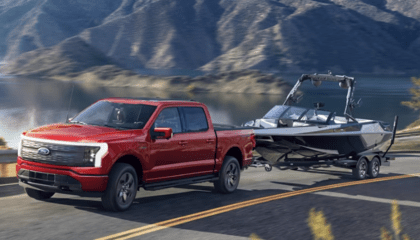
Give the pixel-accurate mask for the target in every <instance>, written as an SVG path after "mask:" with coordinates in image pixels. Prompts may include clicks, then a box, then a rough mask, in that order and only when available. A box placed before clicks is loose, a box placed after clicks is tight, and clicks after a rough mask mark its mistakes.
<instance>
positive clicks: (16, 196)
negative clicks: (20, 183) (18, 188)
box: [0, 193, 26, 201]
mask: <svg viewBox="0 0 420 240" xmlns="http://www.w3.org/2000/svg"><path fill="white" fill-rule="evenodd" d="M24 196H26V193H22V194H19V195H14V196H7V197H0V201H1V200H7V199H13V198H21V197H24Z"/></svg>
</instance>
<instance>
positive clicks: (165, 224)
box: [96, 173, 420, 240]
mask: <svg viewBox="0 0 420 240" xmlns="http://www.w3.org/2000/svg"><path fill="white" fill-rule="evenodd" d="M419 176H420V173H416V174H408V175H400V176H392V177H382V178H374V179H366V180H360V181H352V182H345V183H337V184H331V185H326V186H320V187H314V188H307V189H302V190H296V191H293V192H286V193H280V194H276V195H271V196H266V197H261V198H257V199H252V200H247V201H244V202H238V203H234V204H230V205H226V206H222V207H218V208H213V209H210V210H206V211H202V212H198V213H193V214H190V215H186V216H182V217H178V218H173V219H169V220H166V221H162V222H158V223H154V224H149V225H146V226H143V227H139V228H134V229H131V230H128V231H124V232H121V233H116V234H113V235H109V236H106V237H102V238H98V239H96V240H109V239H119V240H124V239H129V238H133V237H138V236H141V235H144V234H147V233H151V232H156V231H159V230H162V229H166V228H169V227H173V226H177V225H181V224H184V223H188V222H192V221H195V220H198V219H202V218H206V217H211V216H214V215H218V214H221V213H225V212H230V211H233V210H236V209H240V208H245V207H249V206H253V205H257V204H261V203H266V202H270V201H274V200H279V199H283V198H288V197H293V196H297V195H302V194H306V193H312V192H318V191H323V190H328V189H334V188H340V187H348V186H355V185H361V184H367V183H374V182H382V181H389V180H397V179H404V178H412V177H419Z"/></svg>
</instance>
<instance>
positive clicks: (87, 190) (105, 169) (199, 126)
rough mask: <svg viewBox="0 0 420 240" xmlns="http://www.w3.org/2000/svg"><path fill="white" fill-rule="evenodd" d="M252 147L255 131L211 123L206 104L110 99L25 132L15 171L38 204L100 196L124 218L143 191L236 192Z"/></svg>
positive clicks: (105, 206) (108, 207) (159, 100)
mask: <svg viewBox="0 0 420 240" xmlns="http://www.w3.org/2000/svg"><path fill="white" fill-rule="evenodd" d="M253 147H255V139H254V135H253V131H252V129H249V128H248V129H247V128H240V127H233V126H227V125H217V124H212V122H211V118H210V115H209V112H208V109H207V107H206V106H205V105H204V104H202V103H199V102H195V101H180V100H169V99H129V98H107V99H103V100H100V101H97V102H95V103H94V104H92V105H91V106H89V107H88V108H86V109H85V110H83V111H82V112H81V113H79V114H78V115H77V116H75V117H74V118H72V119H69V120H68V121H67V122H66V123H60V124H52V125H47V126H42V127H38V128H36V129H33V130H31V131H28V132H25V133H23V134H22V139H21V142H20V146H19V151H18V159H17V165H16V172H17V177H18V179H19V185H21V186H23V187H24V188H25V191H26V193H27V194H28V195H29V196H30V197H32V198H35V199H48V198H50V197H51V196H52V195H54V193H55V192H59V193H67V194H76V195H81V196H97V197H101V198H102V204H103V206H104V208H105V209H107V210H111V211H124V210H126V209H128V208H129V207H130V206H131V204H132V202H133V200H134V199H135V197H136V193H137V191H138V190H139V189H140V187H143V188H144V189H146V190H156V189H161V188H166V187H173V186H177V185H185V184H190V183H198V182H207V181H211V182H214V187H215V188H216V189H217V190H218V191H220V192H223V193H230V192H233V191H235V190H236V188H237V186H238V183H239V179H240V170H241V169H243V168H244V167H247V166H248V165H250V164H251V162H252V149H253Z"/></svg>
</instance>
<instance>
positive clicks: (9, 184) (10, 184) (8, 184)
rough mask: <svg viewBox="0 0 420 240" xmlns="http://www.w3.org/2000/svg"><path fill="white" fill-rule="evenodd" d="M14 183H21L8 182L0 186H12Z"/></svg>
mask: <svg viewBox="0 0 420 240" xmlns="http://www.w3.org/2000/svg"><path fill="white" fill-rule="evenodd" d="M12 185H19V183H7V184H0V187H4V186H12Z"/></svg>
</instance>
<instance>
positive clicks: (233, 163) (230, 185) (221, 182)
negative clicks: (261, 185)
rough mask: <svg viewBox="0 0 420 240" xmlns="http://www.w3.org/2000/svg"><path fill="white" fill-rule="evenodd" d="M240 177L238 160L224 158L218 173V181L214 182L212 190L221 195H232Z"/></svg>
mask: <svg viewBox="0 0 420 240" xmlns="http://www.w3.org/2000/svg"><path fill="white" fill-rule="evenodd" d="M240 177H241V168H240V166H239V162H238V160H237V159H236V158H234V157H232V156H226V157H225V159H224V161H223V165H222V169H220V172H219V179H218V180H216V181H215V182H214V188H215V189H216V190H217V191H218V192H221V193H232V192H234V191H235V190H236V188H237V187H238V185H239V179H240Z"/></svg>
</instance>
